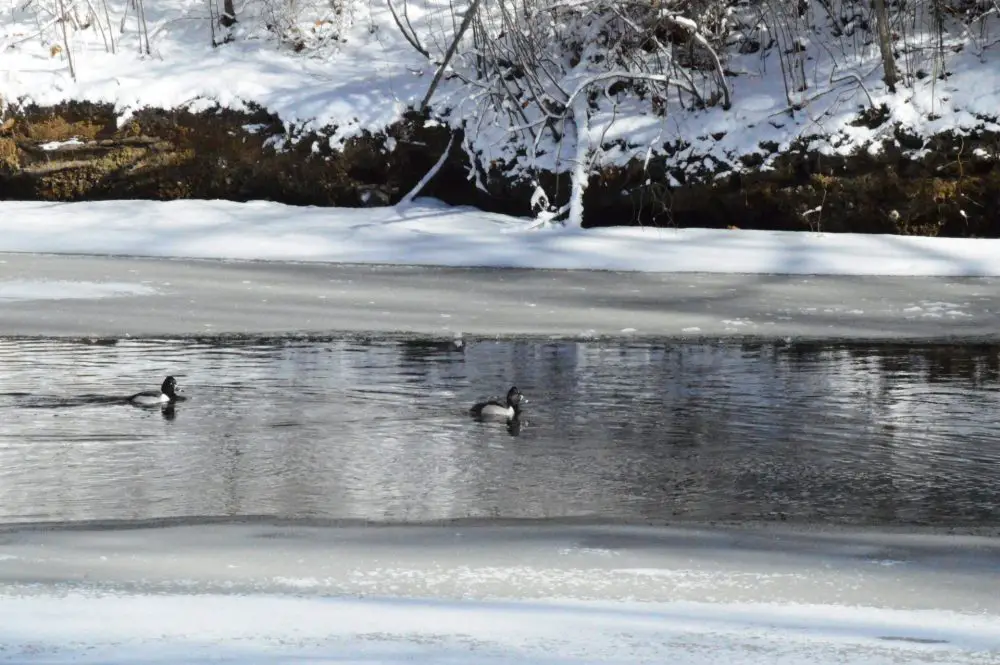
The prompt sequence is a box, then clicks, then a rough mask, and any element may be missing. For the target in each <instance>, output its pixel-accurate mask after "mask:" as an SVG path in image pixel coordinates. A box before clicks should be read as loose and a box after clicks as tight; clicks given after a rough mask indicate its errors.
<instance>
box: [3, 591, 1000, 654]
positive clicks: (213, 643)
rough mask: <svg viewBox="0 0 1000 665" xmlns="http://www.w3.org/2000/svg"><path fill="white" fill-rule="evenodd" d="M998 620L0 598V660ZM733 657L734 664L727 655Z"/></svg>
mask: <svg viewBox="0 0 1000 665" xmlns="http://www.w3.org/2000/svg"><path fill="white" fill-rule="evenodd" d="M998 635H1000V619H998V618H996V617H977V616H971V615H963V614H958V613H950V612H922V613H916V612H898V611H896V612H894V611H887V610H874V611H873V610H866V609H863V608H846V607H845V608H831V607H818V606H775V605H769V604H755V605H726V604H709V603H628V602H589V603H588V602H581V601H563V600H555V599H554V600H550V601H544V602H517V601H514V602H511V601H505V602H495V601H494V602H488V601H487V602H483V601H464V602H461V601H459V602H454V601H436V600H433V599H396V598H380V599H348V598H315V597H313V598H303V597H277V596H265V595H257V596H221V595H157V596H149V595H126V596H122V595H92V594H82V593H73V592H71V593H67V594H64V595H59V596H55V595H31V596H26V597H10V596H0V647H2V649H0V662H18V663H63V662H74V663H116V664H117V663H123V664H124V663H137V662H151V661H154V660H155V662H158V663H174V662H176V663H182V662H183V663H191V662H208V661H211V662H228V663H260V662H270V661H275V662H286V663H291V662H307V661H308V662H315V663H367V662H378V663H383V664H386V665H390V664H395V663H412V662H415V661H417V662H431V663H469V664H472V665H480V664H486V663H495V664H503V665H507V664H511V663H536V664H539V665H541V664H545V665H549V664H553V663H566V664H569V663H596V662H601V663H621V664H623V665H625V664H628V665H632V664H634V663H643V662H650V663H652V662H678V663H686V664H688V665H702V664H704V665H708V664H721V663H729V662H740V663H744V664H746V665H754V664H757V663H760V664H764V663H767V664H768V665H777V664H792V663H810V664H815V663H818V664H824V663H847V662H853V663H861V662H863V663H865V664H866V665H875V664H881V663H885V664H887V665H888V664H890V663H898V662H907V663H930V662H941V660H942V659H945V660H947V662H949V663H954V664H956V665H957V664H959V663H986V662H989V659H990V658H995V657H996V654H997V652H998V650H1000V637H998ZM734 658H735V659H736V660H733V659H734Z"/></svg>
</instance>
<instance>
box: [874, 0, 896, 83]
mask: <svg viewBox="0 0 1000 665" xmlns="http://www.w3.org/2000/svg"><path fill="white" fill-rule="evenodd" d="M875 14H876V17H875V20H876V21H878V47H879V50H880V51H882V69H883V71H884V72H885V85H886V86H887V87H888V88H889V92H896V82H897V80H898V75H897V73H896V59H895V58H893V56H892V38H891V37H890V35H889V13H888V11H886V8H885V0H875Z"/></svg>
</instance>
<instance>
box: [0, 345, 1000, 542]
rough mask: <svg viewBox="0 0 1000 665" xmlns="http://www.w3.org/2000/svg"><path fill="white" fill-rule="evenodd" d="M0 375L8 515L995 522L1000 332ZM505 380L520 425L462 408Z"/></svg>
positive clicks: (317, 350) (122, 358) (212, 357)
mask: <svg viewBox="0 0 1000 665" xmlns="http://www.w3.org/2000/svg"><path fill="white" fill-rule="evenodd" d="M167 373H171V374H174V375H176V376H177V377H178V379H179V383H180V385H181V387H182V389H183V390H184V391H185V394H186V395H187V396H188V397H189V400H188V401H187V402H185V403H183V404H181V405H179V406H178V407H177V409H176V411H175V412H174V413H173V414H170V415H171V416H172V417H167V415H168V414H161V412H160V411H159V410H158V409H156V410H152V411H149V410H143V409H137V408H134V407H131V406H127V405H123V404H121V403H119V402H118V398H119V397H121V396H124V395H127V394H129V393H131V392H135V391H137V390H143V389H148V388H155V387H157V386H158V385H159V382H160V381H161V380H162V377H163V376H164V375H166V374H167ZM0 382H2V385H0V522H30V521H48V520H57V521H72V520H136V519H149V518H171V517H188V516H247V515H254V516H257V515H266V516H276V517H285V518H308V519H317V520H327V519H330V520H339V519H364V520H374V521H383V520H385V521H394V522H395V521H416V522H422V521H430V520H438V519H452V518H567V517H576V518H580V517H583V518H591V519H595V520H601V521H618V520H629V521H642V520H655V521H659V520H687V519H694V520H704V519H736V520H759V519H775V520H776V519H787V520H789V521H797V522H804V521H812V522H831V521H833V522H845V523H855V524H887V523H924V524H983V525H997V524H1000V416H998V413H1000V411H998V406H1000V349H998V348H993V347H960V346H956V347H945V346H936V347H896V348H889V347H883V348H854V347H822V346H786V345H753V346H746V345H742V346H741V345H736V344H733V345H718V346H704V345H642V344H626V343H622V344H607V343H601V344H598V343H563V342H559V343H555V342H554V343H537V342H523V343H508V342H504V343H476V344H472V345H469V346H466V347H464V348H457V347H456V346H454V345H452V344H446V343H442V344H432V343H413V342H411V343H398V342H372V343H365V342H358V341H335V342H326V343H296V342H287V343H277V344H267V345H263V344H261V345H249V344H245V345H236V346H222V345H209V344H192V343H190V342H180V341H176V342H174V341H171V342H137V341H121V342H119V343H117V344H113V345H88V344H81V343H73V342H52V341H11V340H7V341H0ZM512 383H513V384H516V385H517V386H518V387H519V388H520V389H521V390H522V391H523V392H524V393H525V394H526V396H527V397H528V399H529V400H530V402H529V404H528V405H527V407H526V410H527V413H526V416H525V418H526V422H524V423H522V426H521V429H520V431H512V430H509V429H508V428H507V427H505V426H504V425H498V424H483V423H477V422H474V421H472V420H471V419H470V418H469V417H468V415H467V413H466V410H467V408H468V406H469V405H470V404H471V403H472V402H473V401H474V400H476V399H478V398H481V397H485V396H489V395H493V394H499V393H502V392H504V391H505V390H506V388H507V387H508V386H509V385H510V384H512ZM514 434H516V436H514Z"/></svg>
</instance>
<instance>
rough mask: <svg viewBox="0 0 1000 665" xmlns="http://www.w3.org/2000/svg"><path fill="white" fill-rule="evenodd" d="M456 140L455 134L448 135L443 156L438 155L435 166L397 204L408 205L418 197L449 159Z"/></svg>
mask: <svg viewBox="0 0 1000 665" xmlns="http://www.w3.org/2000/svg"><path fill="white" fill-rule="evenodd" d="M454 141H455V134H452V135H451V136H450V137H448V145H447V146H446V147H445V149H444V152H442V153H441V156H440V157H438V160H437V162H436V163H435V164H434V166H432V167H431V169H430V171H428V172H427V173H425V174H424V177H423V178H421V179H420V182H418V183H417V184H416V185H414V187H413V189H411V190H410V191H408V192H407V193H406V195H405V196H404V197H403V198H402V199H400V200H399V203H398V204H397V205H400V206H406V205H409V204H411V203H413V199H415V198H416V197H417V194H419V193H420V190H422V189H423V188H424V187H426V186H427V183H429V182H430V181H431V179H432V178H433V177H434V176H436V175H437V173H438V171H440V170H441V167H442V166H444V163H445V161H447V159H448V154H449V153H451V144H452V143H454Z"/></svg>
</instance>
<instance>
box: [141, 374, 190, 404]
mask: <svg viewBox="0 0 1000 665" xmlns="http://www.w3.org/2000/svg"><path fill="white" fill-rule="evenodd" d="M182 399H184V398H183V397H181V396H180V395H178V394H177V380H176V379H175V378H174V377H172V376H168V377H167V378H165V379H164V380H163V383H162V384H161V385H160V389H159V390H147V391H144V392H141V393H136V394H135V395H132V396H131V397H129V398H128V401H129V402H130V403H131V404H134V405H136V406H165V405H168V404H169V405H172V404H174V403H175V402H178V401H180V400H182Z"/></svg>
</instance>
